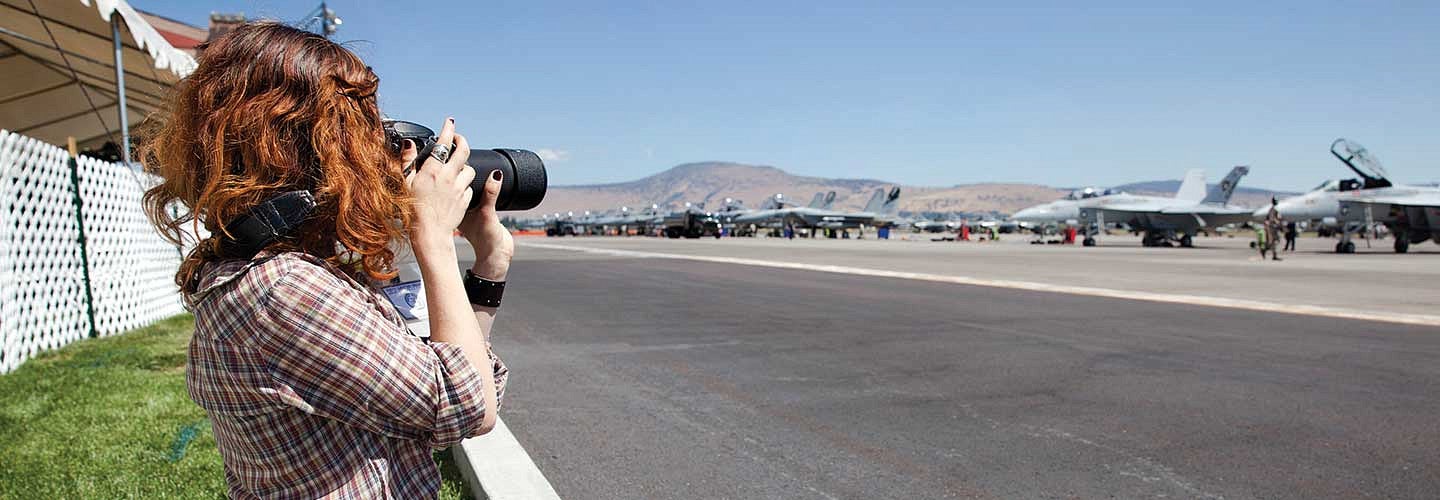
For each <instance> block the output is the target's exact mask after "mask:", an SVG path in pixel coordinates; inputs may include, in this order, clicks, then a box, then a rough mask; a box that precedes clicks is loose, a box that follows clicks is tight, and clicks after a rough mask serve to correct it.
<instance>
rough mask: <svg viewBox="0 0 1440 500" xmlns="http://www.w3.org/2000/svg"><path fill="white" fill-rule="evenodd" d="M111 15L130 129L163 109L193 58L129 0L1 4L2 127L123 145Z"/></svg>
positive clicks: (61, 140)
mask: <svg viewBox="0 0 1440 500" xmlns="http://www.w3.org/2000/svg"><path fill="white" fill-rule="evenodd" d="M111 16H118V17H119V25H120V26H119V29H120V39H121V41H122V43H123V49H122V50H123V52H122V54H123V56H122V60H123V61H124V70H125V100H126V106H125V107H126V115H127V117H128V118H129V122H130V123H131V124H132V125H133V124H136V123H139V122H140V121H141V120H143V119H144V117H145V116H146V115H148V114H150V113H151V112H154V111H156V110H158V109H160V108H161V107H162V106H164V103H165V97H166V96H167V95H168V93H169V89H170V87H172V86H173V85H174V84H175V82H177V81H179V79H180V78H182V77H183V76H185V75H188V74H189V73H190V72H191V71H193V70H194V69H195V59H194V58H193V57H191V56H190V55H189V54H186V53H185V52H182V51H180V50H178V49H176V48H174V47H172V46H171V45H170V44H169V43H168V42H166V41H165V38H164V37H163V36H161V35H160V33H159V32H158V31H156V30H155V28H154V27H152V26H150V24H149V23H148V22H146V21H145V19H144V18H143V17H141V16H140V14H139V13H138V12H136V11H135V9H134V8H132V7H131V6H130V5H129V4H127V3H125V2H124V0H34V1H33V3H32V1H31V0H0V128H4V129H7V130H10V131H12V132H17V133H20V134H24V135H27V136H31V137H35V138H38V139H40V140H43V141H45V142H49V143H51V144H65V140H66V138H67V137H74V138H75V139H76V141H78V142H79V144H80V146H81V147H97V146H99V145H101V144H104V143H105V142H106V141H114V142H116V143H119V142H120V136H121V134H120V117H119V112H118V98H117V94H116V91H117V88H118V85H117V82H116V76H115V47H114V41H113V39H112V37H111V34H112V31H111V24H110V19H111ZM42 23H43V24H42ZM46 27H48V28H49V31H48V32H47V31H46ZM52 34H53V39H52ZM57 46H58V50H57ZM62 53H63V55H62ZM66 60H68V61H69V65H68V66H67V65H66ZM71 68H74V72H73V73H72V72H71ZM86 93H88V94H89V99H87V98H86ZM92 102H93V106H94V108H93V109H92V107H91V106H92Z"/></svg>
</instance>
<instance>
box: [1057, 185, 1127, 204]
mask: <svg viewBox="0 0 1440 500" xmlns="http://www.w3.org/2000/svg"><path fill="white" fill-rule="evenodd" d="M1116 192H1117V191H1114V190H1111V189H1106V190H1104V191H1101V190H1099V189H1095V188H1093V187H1087V188H1085V189H1076V190H1074V191H1071V192H1070V194H1067V195H1065V199H1067V200H1070V201H1075V200H1088V199H1090V198H1098V197H1101V196H1106V195H1111V194H1115V193H1116Z"/></svg>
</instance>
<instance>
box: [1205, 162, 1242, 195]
mask: <svg viewBox="0 0 1440 500" xmlns="http://www.w3.org/2000/svg"><path fill="white" fill-rule="evenodd" d="M1248 173H1250V167H1246V166H1243V165H1242V166H1238V167H1235V168H1232V169H1230V174H1229V175H1226V176H1225V179H1224V180H1222V181H1220V183H1219V184H1216V185H1215V186H1213V187H1211V188H1210V192H1208V193H1206V194H1205V199H1204V200H1201V201H1202V203H1211V204H1216V205H1224V204H1226V203H1230V196H1231V195H1233V194H1235V187H1236V186H1239V185H1240V178H1241V177H1245V174H1248Z"/></svg>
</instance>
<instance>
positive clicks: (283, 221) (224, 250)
mask: <svg viewBox="0 0 1440 500" xmlns="http://www.w3.org/2000/svg"><path fill="white" fill-rule="evenodd" d="M314 210H315V197H314V196H312V195H311V194H310V192H309V191H290V192H288V193H284V194H281V195H280V196H276V197H274V198H270V199H268V200H265V201H264V202H261V203H260V204H259V205H256V206H255V208H253V209H251V210H250V213H247V214H245V215H241V216H240V217H239V218H237V219H235V220H233V221H230V223H229V224H226V225H225V231H226V232H228V233H230V235H229V236H222V237H221V239H220V254H221V255H224V256H226V257H235V258H240V259H249V258H252V257H254V256H255V254H257V253H260V251H261V250H264V249H265V247H267V246H270V244H271V243H274V242H275V241H277V240H279V239H281V238H286V237H288V236H290V234H291V233H293V232H294V231H295V230H296V229H298V228H299V227H300V225H301V224H303V223H304V222H305V219H306V218H307V217H309V216H310V212H312V211H314Z"/></svg>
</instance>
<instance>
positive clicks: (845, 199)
mask: <svg viewBox="0 0 1440 500" xmlns="http://www.w3.org/2000/svg"><path fill="white" fill-rule="evenodd" d="M1157 182H1170V181H1157ZM1174 182H1175V184H1177V185H1178V181H1174ZM893 185H895V184H894V183H888V182H884V181H880V180H875V179H831V178H825V177H809V176H801V175H792V174H790V173H788V172H785V171H784V170H781V169H778V168H775V167H769V166H756V165H745V164H740V163H727V162H703V163H687V164H684V165H679V166H676V167H674V168H671V169H669V170H666V171H664V172H660V173H658V174H655V175H651V176H649V177H645V178H643V179H639V180H634V181H630V182H621V183H615V184H591V185H578V186H551V187H550V190H549V192H548V193H547V194H546V196H545V202H544V203H541V204H540V206H539V207H536V208H535V209H534V210H530V211H527V212H519V213H516V214H515V215H516V216H518V217H521V218H538V217H540V215H541V214H550V213H557V212H558V213H566V212H576V213H580V212H583V211H585V210H591V211H595V212H603V211H607V210H613V209H616V208H619V207H621V206H628V207H632V208H637V207H648V206H650V204H652V203H653V204H658V205H660V206H661V207H667V206H668V207H678V206H681V205H683V204H684V203H685V202H692V203H705V204H706V206H709V207H718V206H720V205H721V204H722V203H724V200H725V198H727V197H729V198H735V199H738V200H741V201H742V202H744V204H745V205H746V206H749V207H752V208H753V207H756V206H758V205H759V204H760V203H762V202H763V201H764V200H765V199H767V198H768V197H770V196H774V195H775V194H776V193H783V194H784V195H785V197H786V198H789V199H791V200H792V201H796V202H799V203H801V204H804V203H808V202H809V201H810V197H811V196H814V194H815V193H817V192H825V191H835V193H836V195H835V208H837V209H854V210H858V209H860V208H862V207H863V206H864V205H865V202H866V201H868V200H869V199H870V195H871V193H873V192H874V191H875V189H877V188H883V187H889V186H893ZM1147 187H1149V186H1147ZM1252 191H1257V192H1258V191H1259V190H1252ZM1067 192H1069V189H1062V188H1054V187H1049V186H1041V185H1038V184H1021V183H980V184H963V185H958V186H951V187H931V186H901V194H900V210H901V211H902V212H909V213H920V212H940V213H951V212H967V213H999V214H1011V213H1015V212H1016V211H1018V210H1020V209H1022V208H1025V207H1028V206H1032V205H1036V204H1040V203H1044V202H1047V201H1051V200H1054V199H1056V198H1059V197H1061V196H1064V195H1065V193H1067ZM1173 192H1174V189H1173V188H1171V189H1170V190H1169V192H1168V193H1164V194H1169V193H1173ZM1265 193H1268V191H1266V192H1265ZM1242 195H1244V196H1242ZM1261 197H1263V198H1264V199H1265V200H1266V201H1268V200H1269V195H1268V194H1264V195H1261V194H1255V193H1250V192H1246V190H1243V189H1242V191H1241V192H1240V193H1236V200H1235V201H1236V202H1240V203H1245V202H1253V201H1254V200H1251V199H1250V198H1255V199H1256V200H1258V199H1259V198H1261ZM1242 198H1244V199H1243V200H1242ZM1251 204H1256V203H1251Z"/></svg>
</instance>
